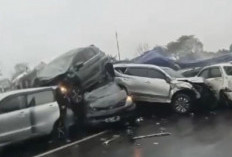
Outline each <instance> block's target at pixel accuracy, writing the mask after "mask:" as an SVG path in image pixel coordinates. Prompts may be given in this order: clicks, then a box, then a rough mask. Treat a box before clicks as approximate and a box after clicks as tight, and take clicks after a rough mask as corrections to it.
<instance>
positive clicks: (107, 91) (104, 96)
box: [85, 82, 127, 108]
mask: <svg viewBox="0 0 232 157" xmlns="http://www.w3.org/2000/svg"><path fill="white" fill-rule="evenodd" d="M126 97H127V93H126V91H125V90H123V89H121V88H120V87H119V86H118V85H117V84H116V83H115V82H110V83H108V84H107V85H104V86H102V87H100V88H97V89H95V90H93V91H91V92H89V93H86V94H85V100H86V102H87V104H88V105H90V107H94V108H108V107H111V106H115V105H117V104H118V103H120V102H123V103H125V100H126Z"/></svg>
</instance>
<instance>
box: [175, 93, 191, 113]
mask: <svg viewBox="0 0 232 157" xmlns="http://www.w3.org/2000/svg"><path fill="white" fill-rule="evenodd" d="M174 107H175V109H176V111H178V112H180V113H185V112H187V111H188V110H189V108H190V100H189V99H188V98H186V97H184V96H180V97H178V98H177V99H176V101H175V102H174Z"/></svg>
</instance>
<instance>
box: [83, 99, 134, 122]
mask: <svg viewBox="0 0 232 157" xmlns="http://www.w3.org/2000/svg"><path fill="white" fill-rule="evenodd" d="M135 108H136V105H135V104H134V103H132V104H131V105H130V106H127V107H124V108H121V109H116V110H111V111H106V112H105V113H102V114H99V115H97V116H89V117H86V118H85V124H86V125H87V126H101V125H106V124H113V123H117V122H122V121H127V120H130V119H131V118H133V117H134V116H135Z"/></svg>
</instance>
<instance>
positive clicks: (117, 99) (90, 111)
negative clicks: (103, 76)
mask: <svg viewBox="0 0 232 157" xmlns="http://www.w3.org/2000/svg"><path fill="white" fill-rule="evenodd" d="M85 106H86V122H87V123H88V124H89V125H97V124H102V123H114V122H118V121H122V120H129V119H130V118H132V117H133V116H134V112H133V111H134V109H135V104H134V103H133V100H132V98H131V97H130V96H127V93H126V91H125V90H124V89H121V88H120V87H119V86H118V85H117V84H116V83H115V82H109V83H107V84H106V85H103V86H102V87H99V88H97V89H95V90H93V91H91V92H88V93H86V94H85Z"/></svg>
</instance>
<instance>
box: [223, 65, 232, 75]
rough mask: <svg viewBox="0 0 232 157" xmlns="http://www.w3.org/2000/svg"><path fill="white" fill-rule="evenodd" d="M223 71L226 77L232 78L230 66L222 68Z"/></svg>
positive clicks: (231, 67)
mask: <svg viewBox="0 0 232 157" xmlns="http://www.w3.org/2000/svg"><path fill="white" fill-rule="evenodd" d="M224 70H225V72H226V74H227V75H230V76H232V66H224Z"/></svg>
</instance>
